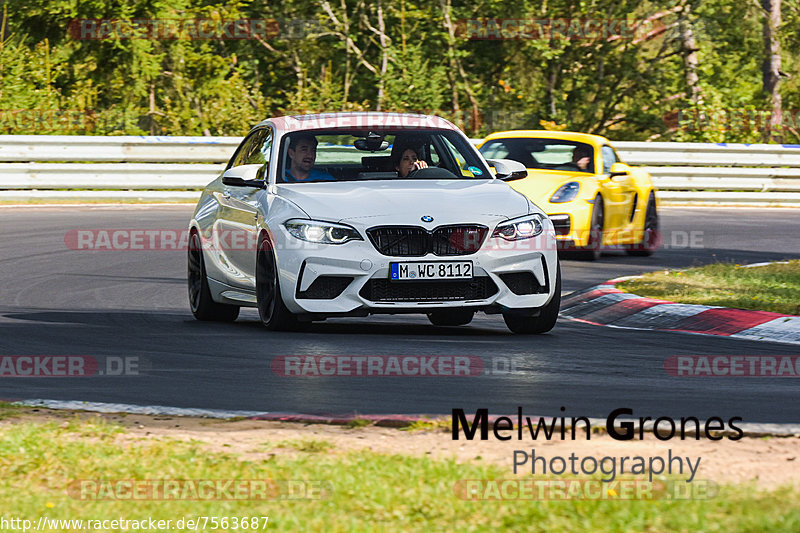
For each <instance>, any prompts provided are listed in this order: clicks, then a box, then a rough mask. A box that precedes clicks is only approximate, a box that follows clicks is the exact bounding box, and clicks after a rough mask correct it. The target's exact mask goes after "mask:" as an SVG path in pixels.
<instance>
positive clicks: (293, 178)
mask: <svg viewBox="0 0 800 533" xmlns="http://www.w3.org/2000/svg"><path fill="white" fill-rule="evenodd" d="M316 160H317V138H316V137H314V136H313V135H309V134H302V135H292V136H291V137H290V138H289V164H288V165H287V167H288V168H287V169H286V175H285V176H284V181H285V182H287V183H291V182H298V181H335V180H336V178H334V177H333V176H331V175H330V174H328V173H327V172H323V171H322V170H316V169H314V163H315V162H316Z"/></svg>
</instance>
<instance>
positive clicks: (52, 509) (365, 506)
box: [0, 420, 800, 532]
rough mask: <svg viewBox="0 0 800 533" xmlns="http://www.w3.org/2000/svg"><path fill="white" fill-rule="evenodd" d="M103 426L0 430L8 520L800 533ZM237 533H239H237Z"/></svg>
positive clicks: (448, 467) (435, 466)
mask: <svg viewBox="0 0 800 533" xmlns="http://www.w3.org/2000/svg"><path fill="white" fill-rule="evenodd" d="M121 431H122V430H121V429H120V428H118V427H116V426H113V425H109V424H106V423H102V422H94V421H86V422H80V421H77V420H73V421H70V422H67V423H65V424H60V425H57V424H53V423H47V424H40V423H15V424H5V425H3V426H2V427H0V502H2V503H3V516H4V517H6V518H8V517H22V518H29V519H32V520H34V521H35V520H37V518H38V517H39V516H42V515H45V516H47V517H49V518H51V519H53V518H56V519H79V518H83V519H105V518H108V519H110V518H120V517H121V518H124V519H129V520H130V519H141V518H147V517H153V518H155V519H173V520H175V519H176V518H179V517H182V516H183V517H197V516H217V517H222V516H228V517H233V516H238V517H244V516H251V517H252V516H269V527H268V529H270V530H278V531H426V532H427V531H501V530H502V531H609V532H623V531H649V532H662V531H663V532H666V531H692V532H694V531H719V532H729V531H742V532H745V531H748V532H756V531H758V532H761V531H800V492H797V491H795V490H790V489H783V490H779V491H774V492H758V491H755V490H751V489H749V488H747V487H729V486H726V487H722V488H721V491H720V493H719V494H718V495H717V497H716V498H713V499H708V500H699V501H613V502H608V501H558V502H557V501H552V502H535V501H507V502H490V501H466V500H462V499H459V498H458V497H457V496H456V494H455V492H454V486H455V484H456V482H457V481H458V480H463V479H496V478H504V477H511V474H510V471H508V469H503V468H499V467H495V466H477V465H474V464H457V463H456V462H455V461H453V460H431V459H428V458H424V457H410V456H405V455H383V454H377V453H371V452H363V451H361V452H357V453H336V452H335V451H332V450H330V449H329V447H327V446H316V445H314V446H312V447H311V448H313V450H311V451H310V452H309V453H304V454H301V455H299V456H291V457H290V456H286V455H281V454H265V458H264V459H263V460H252V459H250V460H244V459H243V458H242V457H240V456H237V455H233V454H226V453H210V452H207V451H204V449H203V444H202V443H199V442H196V441H190V442H185V441H174V440H169V439H159V440H149V439H147V440H146V439H141V438H138V439H132V438H130V437H128V436H126V437H127V438H126V439H122V440H120V439H119V436H120V432H121ZM96 479H101V480H118V479H134V480H143V479H162V480H163V479H183V480H187V479H239V480H242V479H275V480H281V479H286V480H322V481H325V482H326V483H327V484H328V486H329V487H330V491H331V492H330V494H329V495H328V497H326V498H323V499H307V500H288V501H212V502H209V501H166V502H165V501H146V500H137V501H126V500H115V501H86V500H80V499H76V498H74V497H72V496H70V495H69V494H67V492H66V490H65V488H66V487H67V486H68V485H69V484H70V483H72V482H75V480H96ZM201 530H202V529H201ZM231 531H233V529H231Z"/></svg>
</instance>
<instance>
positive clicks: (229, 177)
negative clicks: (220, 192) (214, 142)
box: [222, 165, 267, 189]
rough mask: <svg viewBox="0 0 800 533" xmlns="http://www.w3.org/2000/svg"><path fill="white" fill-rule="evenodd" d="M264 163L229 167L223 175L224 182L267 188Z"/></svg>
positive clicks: (230, 184)
mask: <svg viewBox="0 0 800 533" xmlns="http://www.w3.org/2000/svg"><path fill="white" fill-rule="evenodd" d="M264 170H265V169H264V165H241V166H238V167H233V168H229V169H228V170H226V171H225V174H223V175H222V183H223V184H224V185H228V186H230V187H253V188H256V189H266V188H267V182H266V181H265V180H264Z"/></svg>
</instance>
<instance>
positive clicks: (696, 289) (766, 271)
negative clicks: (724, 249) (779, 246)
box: [617, 260, 800, 315]
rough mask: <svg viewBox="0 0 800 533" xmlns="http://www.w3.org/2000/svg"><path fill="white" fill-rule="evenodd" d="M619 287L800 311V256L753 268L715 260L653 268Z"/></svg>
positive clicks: (692, 300) (672, 297)
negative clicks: (694, 265) (676, 267)
mask: <svg viewBox="0 0 800 533" xmlns="http://www.w3.org/2000/svg"><path fill="white" fill-rule="evenodd" d="M617 287H619V288H620V289H622V290H624V291H627V292H632V293H634V294H638V295H639V296H646V297H648V298H657V299H660V300H669V301H672V302H680V303H687V304H702V305H719V306H722V307H733V308H736V309H756V310H761V311H773V312H775V313H785V314H789V315H800V260H793V261H788V262H786V263H774V264H771V265H767V266H760V267H752V268H744V267H742V266H740V265H734V264H730V263H715V264H712V265H706V266H702V267H697V268H690V269H687V270H674V271H660V272H651V273H649V274H645V275H643V276H642V277H640V278H636V279H632V280H630V281H625V282H623V283H619V284H618V285H617Z"/></svg>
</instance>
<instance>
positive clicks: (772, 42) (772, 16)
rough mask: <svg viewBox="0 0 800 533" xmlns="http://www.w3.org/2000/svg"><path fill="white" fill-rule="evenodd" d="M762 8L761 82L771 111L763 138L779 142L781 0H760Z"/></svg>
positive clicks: (780, 133)
mask: <svg viewBox="0 0 800 533" xmlns="http://www.w3.org/2000/svg"><path fill="white" fill-rule="evenodd" d="M761 6H762V7H763V9H764V26H763V36H764V62H763V64H762V80H763V81H762V83H763V87H764V92H765V93H767V94H768V95H769V99H770V109H771V113H770V116H769V122H768V123H767V127H766V130H765V131H764V136H763V137H764V140H765V141H767V142H781V140H782V137H783V135H782V134H783V131H782V129H781V128H782V120H781V119H782V114H783V103H782V101H781V93H780V81H781V80H780V71H781V43H780V38H779V35H778V30H779V29H780V26H781V0H761Z"/></svg>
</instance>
